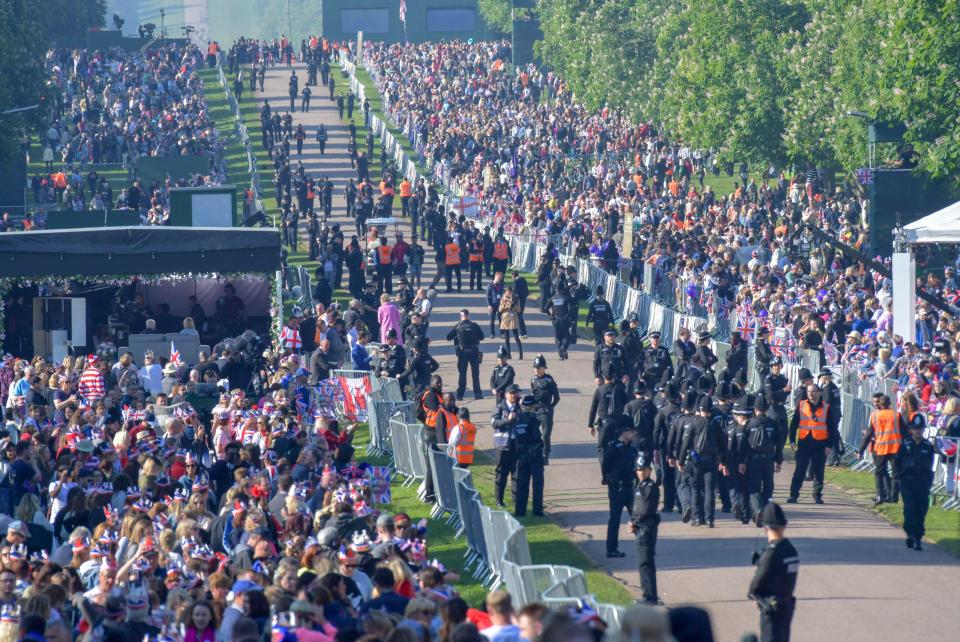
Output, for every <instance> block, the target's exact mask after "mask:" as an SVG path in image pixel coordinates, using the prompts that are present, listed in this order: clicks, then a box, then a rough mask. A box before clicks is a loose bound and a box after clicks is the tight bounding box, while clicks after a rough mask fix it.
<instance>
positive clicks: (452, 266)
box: [443, 238, 463, 292]
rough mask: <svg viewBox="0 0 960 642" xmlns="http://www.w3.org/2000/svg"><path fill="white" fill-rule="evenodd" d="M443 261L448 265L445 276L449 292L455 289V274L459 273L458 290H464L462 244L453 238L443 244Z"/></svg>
mask: <svg viewBox="0 0 960 642" xmlns="http://www.w3.org/2000/svg"><path fill="white" fill-rule="evenodd" d="M443 257H444V258H443V262H444V265H446V269H445V270H444V272H445V275H444V276H445V277H446V281H447V292H452V291H453V275H454V274H456V275H457V292H460V291H462V290H463V268H462V267H461V263H462V261H461V260H460V245H459V244H458V243H457V242H456V241H454V240H453V239H452V238H451V239H450V240H449V241H448V242H447V244H446V245H444V246H443Z"/></svg>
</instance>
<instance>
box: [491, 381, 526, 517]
mask: <svg viewBox="0 0 960 642" xmlns="http://www.w3.org/2000/svg"><path fill="white" fill-rule="evenodd" d="M519 416H520V386H518V385H517V384H513V385H511V386H509V387H508V388H507V392H506V397H505V398H504V400H503V401H502V402H500V403H498V404H497V409H496V410H495V411H494V413H493V418H492V419H491V421H490V425H491V427H492V428H493V451H494V454H495V461H494V480H493V484H494V492H495V494H496V500H497V507H498V508H504V506H505V504H504V503H503V495H504V493H505V492H506V489H507V480H508V479H515V477H514V468H515V465H516V458H515V454H516V448H515V443H514V442H515V435H514V430H515V428H516V425H517V418H518V417H519ZM511 490H512V492H513V495H514V498H516V482H515V481H514V484H513V486H512V488H511Z"/></svg>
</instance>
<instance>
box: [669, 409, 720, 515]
mask: <svg viewBox="0 0 960 642" xmlns="http://www.w3.org/2000/svg"><path fill="white" fill-rule="evenodd" d="M712 413H713V400H712V399H710V397H709V396H706V395H704V396H702V397H700V399H699V401H697V415H698V416H697V421H696V423H695V425H694V428H693V430H692V431H691V432H690V433H688V434H687V435H685V436H684V439H683V443H682V444H681V445H680V456H679V457H678V458H677V459H678V461H679V462H680V464H679V465H680V470H681V471H683V469H684V467H686V466H693V498H692V501H691V503H692V505H693V512H694V517H696V521H695V522H693V525H694V526H703V525H704V524H707V525H708V526H709V527H710V528H713V521H714V511H715V508H716V490H717V474H718V470H719V471H721V472H722V473H723V474H724V475H726V474H727V466H726V455H727V441H726V435H725V434H724V431H723V428H722V427H721V425H720V424H719V423H718V422H715V421H711V420H710V419H711V415H712Z"/></svg>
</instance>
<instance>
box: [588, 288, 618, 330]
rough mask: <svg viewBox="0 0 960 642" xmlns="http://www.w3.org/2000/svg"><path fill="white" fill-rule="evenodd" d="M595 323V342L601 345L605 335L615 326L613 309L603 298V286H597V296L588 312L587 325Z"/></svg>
mask: <svg viewBox="0 0 960 642" xmlns="http://www.w3.org/2000/svg"><path fill="white" fill-rule="evenodd" d="M591 321H592V322H593V342H594V343H595V344H597V345H600V342H601V340H602V337H603V336H604V333H605V332H606V331H607V330H609V329H610V326H611V325H613V308H612V307H611V306H610V303H608V302H607V300H606V299H604V298H603V286H602V285H598V286H597V293H596V296H595V297H594V298H593V301H591V302H590V309H589V310H587V325H590V322H591Z"/></svg>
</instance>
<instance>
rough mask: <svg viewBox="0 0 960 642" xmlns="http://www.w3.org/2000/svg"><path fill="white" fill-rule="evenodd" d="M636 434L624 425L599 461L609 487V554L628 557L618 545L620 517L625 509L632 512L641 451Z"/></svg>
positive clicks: (601, 471)
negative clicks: (636, 440)
mask: <svg viewBox="0 0 960 642" xmlns="http://www.w3.org/2000/svg"><path fill="white" fill-rule="evenodd" d="M635 437H636V431H635V430H634V429H633V426H625V427H624V428H623V430H621V431H620V435H619V436H618V437H617V438H616V439H614V440H613V441H611V442H610V443H609V444H608V445H607V447H606V449H605V450H604V451H603V460H602V461H601V463H600V473H601V475H603V483H604V484H605V485H606V487H607V500H608V502H609V506H610V518H609V519H608V520H607V557H626V554H625V553H622V552H621V551H620V550H619V548H618V546H617V545H618V542H619V539H620V535H619V533H620V517H621V516H622V515H623V511H624V509H626V511H627V512H628V513H629V512H630V511H631V509H632V508H633V479H634V473H633V469H634V464H635V463H636V460H637V454H638V453H637V449H636V447H635V446H634V439H635Z"/></svg>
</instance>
